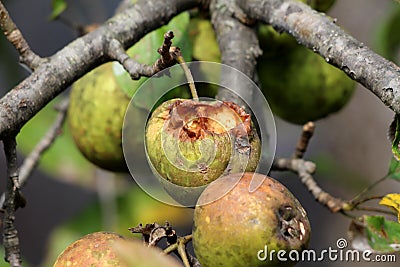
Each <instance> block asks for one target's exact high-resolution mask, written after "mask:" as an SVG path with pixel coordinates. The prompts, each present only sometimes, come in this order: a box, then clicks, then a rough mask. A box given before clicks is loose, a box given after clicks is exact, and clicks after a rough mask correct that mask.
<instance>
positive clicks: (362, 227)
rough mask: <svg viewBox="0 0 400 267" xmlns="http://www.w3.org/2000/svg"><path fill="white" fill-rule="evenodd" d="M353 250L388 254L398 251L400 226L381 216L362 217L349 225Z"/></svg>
mask: <svg viewBox="0 0 400 267" xmlns="http://www.w3.org/2000/svg"><path fill="white" fill-rule="evenodd" d="M350 237H351V240H352V245H353V247H354V248H355V249H359V250H363V251H364V250H371V251H373V252H383V253H390V252H396V251H400V224H399V223H397V222H394V221H389V220H386V219H385V218H384V217H383V216H367V215H364V216H363V217H362V218H361V219H360V220H357V221H353V222H352V223H351V225H350Z"/></svg>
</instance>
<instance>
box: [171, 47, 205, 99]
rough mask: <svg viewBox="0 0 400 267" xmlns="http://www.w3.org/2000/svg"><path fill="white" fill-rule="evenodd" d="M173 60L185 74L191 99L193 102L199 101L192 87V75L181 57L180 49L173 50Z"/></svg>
mask: <svg viewBox="0 0 400 267" xmlns="http://www.w3.org/2000/svg"><path fill="white" fill-rule="evenodd" d="M174 56H175V60H176V61H177V62H178V63H179V64H180V66H181V67H182V69H183V72H184V73H185V76H186V79H187V81H188V83H189V88H190V93H191V94H192V98H193V100H195V101H199V96H198V94H197V90H196V86H195V85H194V80H193V75H192V73H191V72H190V69H189V67H188V66H187V64H186V62H185V59H184V58H183V56H182V53H181V51H180V49H178V48H175V52H174Z"/></svg>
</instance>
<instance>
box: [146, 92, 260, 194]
mask: <svg viewBox="0 0 400 267" xmlns="http://www.w3.org/2000/svg"><path fill="white" fill-rule="evenodd" d="M145 142H146V152H147V156H148V159H149V161H150V162H151V165H152V167H153V169H154V170H155V172H156V173H157V174H158V175H159V176H161V177H162V179H164V180H166V181H168V182H170V183H172V184H174V185H177V186H183V187H200V186H203V185H206V184H209V183H210V182H212V181H214V180H215V179H217V178H218V177H220V176H222V175H224V174H227V173H233V172H244V171H254V170H255V169H256V167H257V165H258V160H259V157H260V147H261V145H260V139H259V137H258V135H257V133H256V131H255V129H254V127H253V126H252V124H251V117H250V115H249V114H247V113H246V112H245V111H244V110H243V109H242V108H241V107H239V106H237V105H236V104H234V103H228V102H220V101H214V102H209V101H195V100H188V99H172V100H169V101H166V102H164V103H163V104H161V105H160V106H159V107H158V108H157V109H155V110H154V112H153V113H152V115H151V117H150V119H149V121H148V123H147V127H146V139H145Z"/></svg>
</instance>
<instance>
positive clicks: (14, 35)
mask: <svg viewBox="0 0 400 267" xmlns="http://www.w3.org/2000/svg"><path fill="white" fill-rule="evenodd" d="M0 28H1V30H2V31H3V32H4V35H5V36H6V38H7V40H8V41H9V42H10V43H11V44H12V45H13V46H14V47H15V49H17V51H18V53H19V55H20V61H21V63H24V64H26V65H27V66H28V67H29V68H30V69H35V68H36V67H37V66H38V65H39V64H40V63H42V62H43V59H42V58H40V57H39V56H38V55H36V54H35V53H34V52H33V51H32V50H31V48H30V47H29V45H28V43H27V42H26V40H25V38H24V36H22V33H21V31H20V30H19V29H18V28H17V26H16V25H15V23H14V21H13V20H12V19H11V17H10V15H9V14H8V11H7V10H6V8H5V6H4V5H3V3H2V2H1V1H0Z"/></svg>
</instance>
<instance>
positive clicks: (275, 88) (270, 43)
mask: <svg viewBox="0 0 400 267" xmlns="http://www.w3.org/2000/svg"><path fill="white" fill-rule="evenodd" d="M258 34H259V38H260V46H261V48H262V49H263V52H264V53H263V56H262V57H261V58H260V59H259V61H258V65H257V68H258V75H259V77H260V81H261V90H262V92H263V94H264V95H265V97H266V99H267V101H268V103H269V105H270V107H271V109H272V112H273V113H274V114H275V115H277V116H279V117H280V118H282V119H284V120H286V121H288V122H291V123H295V124H304V123H306V122H307V121H314V120H318V119H321V118H324V117H326V116H328V115H329V114H332V113H334V112H336V111H339V110H340V109H341V108H343V107H344V106H345V105H346V104H347V103H348V102H349V100H350V98H351V96H352V94H353V91H354V89H355V85H356V83H355V82H354V81H353V80H351V79H350V78H349V77H348V76H347V75H346V74H345V73H344V72H343V71H341V70H340V69H338V68H336V67H334V66H332V65H330V64H328V63H327V62H326V60H325V59H324V58H322V57H321V56H319V55H317V54H316V53H314V52H313V51H310V50H309V49H307V48H306V47H304V46H302V45H300V44H298V43H297V42H296V40H295V39H294V38H293V37H292V36H290V35H289V34H287V33H282V34H279V33H277V32H276V31H275V30H274V29H273V28H272V27H271V26H266V25H261V26H260V27H259V31H258Z"/></svg>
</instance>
